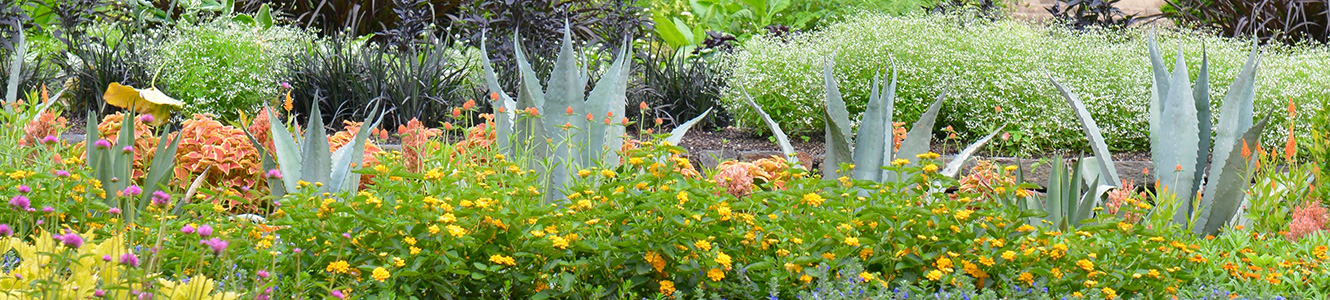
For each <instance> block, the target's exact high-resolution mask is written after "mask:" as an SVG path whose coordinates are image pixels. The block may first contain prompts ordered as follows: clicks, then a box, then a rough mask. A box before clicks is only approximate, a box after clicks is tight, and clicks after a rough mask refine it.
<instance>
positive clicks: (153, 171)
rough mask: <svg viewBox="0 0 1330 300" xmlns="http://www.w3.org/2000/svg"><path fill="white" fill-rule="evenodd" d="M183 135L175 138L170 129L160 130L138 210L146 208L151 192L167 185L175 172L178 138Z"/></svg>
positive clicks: (178, 146)
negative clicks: (172, 136)
mask: <svg viewBox="0 0 1330 300" xmlns="http://www.w3.org/2000/svg"><path fill="white" fill-rule="evenodd" d="M181 138H183V136H180V135H177V136H176V138H174V139H172V138H170V130H165V129H163V130H162V134H161V136H160V137H158V138H157V149H156V151H154V152H153V153H154V155H153V158H152V164H151V165H149V167H148V175H147V177H145V178H144V180H143V194H142V197H141V199H140V200H139V205H138V210H143V209H145V208H147V206H148V203H149V201H148V200H149V199H151V198H152V193H153V192H156V191H158V190H160V189H161V186H165V185H167V184H168V183H169V182H170V180H171V177H172V175H174V174H175V172H173V171H174V169H173V168H174V165H175V154H176V151H177V149H179V148H180V139H181Z"/></svg>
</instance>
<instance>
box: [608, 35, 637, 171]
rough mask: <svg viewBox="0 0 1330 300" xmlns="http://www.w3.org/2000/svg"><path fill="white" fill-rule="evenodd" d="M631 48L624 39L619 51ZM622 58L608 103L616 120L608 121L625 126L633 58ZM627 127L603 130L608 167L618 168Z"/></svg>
mask: <svg viewBox="0 0 1330 300" xmlns="http://www.w3.org/2000/svg"><path fill="white" fill-rule="evenodd" d="M631 46H632V38H631V37H628V38H625V39H624V46H623V48H620V51H627V50H628V49H629V47H631ZM619 57H621V58H623V66H620V67H619V77H618V78H616V79H617V80H615V81H614V89H613V90H610V91H611V92H613V93H611V97H610V102H609V107H610V112H612V113H614V117H615V118H616V119H614V120H610V122H612V123H617V124H626V123H625V122H624V121H627V119H628V114H627V113H626V112H627V107H628V97H627V95H628V79H630V78H632V76H631V74H630V71H632V70H633V58H632V56H629V55H628V52H622V53H619ZM627 129H628V126H624V125H613V126H610V127H609V128H607V129H605V131H606V133H605V138H606V139H607V140H605V146H606V147H607V148H609V149H607V150H608V151H607V152H606V153H605V159H604V162H605V164H606V165H608V166H610V167H618V166H619V149H623V137H624V135H625V133H626V132H627Z"/></svg>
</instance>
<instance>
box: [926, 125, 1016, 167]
mask: <svg viewBox="0 0 1330 300" xmlns="http://www.w3.org/2000/svg"><path fill="white" fill-rule="evenodd" d="M1004 128H1007V126H1002V127H998V129H997V130H993V132H991V133H989V134H988V135H986V136H984V138H981V139H979V141H976V142H974V143H973V144H970V145H969V146H966V147H965V150H961V152H960V153H957V154H956V156H955V157H952V158H951V161H949V162H947V167H946V168H943V169H942V176H947V177H952V178H955V177H956V174H960V172H961V167H962V166H964V165H965V161H967V160H970V156H972V155H974V152H976V151H979V148H983V147H984V144H987V143H988V141H990V140H992V139H993V137H995V136H997V134H998V132H1000V131H1002V129H1004Z"/></svg>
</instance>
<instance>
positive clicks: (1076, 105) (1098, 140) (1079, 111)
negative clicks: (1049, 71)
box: [1049, 77, 1119, 186]
mask: <svg viewBox="0 0 1330 300" xmlns="http://www.w3.org/2000/svg"><path fill="white" fill-rule="evenodd" d="M1049 80H1050V81H1052V82H1053V86H1054V87H1056V88H1057V89H1058V92H1059V93H1062V98H1065V99H1067V104H1068V105H1071V110H1072V111H1073V112H1075V113H1076V119H1077V120H1080V121H1081V129H1082V130H1084V132H1085V137H1086V138H1087V139H1089V140H1090V149H1091V150H1093V151H1094V155H1095V157H1100V158H1101V159H1098V160H1097V161H1099V169H1100V170H1102V172H1104V174H1105V175H1107V176H1099V177H1100V178H1103V179H1104V180H1105V181H1107V182H1103V183H1102V184H1106V185H1112V186H1117V185H1118V182H1119V179H1118V170H1117V168H1115V167H1114V166H1113V153H1111V152H1109V151H1108V143H1106V142H1104V135H1103V133H1102V132H1101V131H1100V130H1099V125H1098V124H1096V123H1095V121H1094V117H1093V116H1091V115H1090V111H1088V110H1086V109H1085V104H1083V103H1081V99H1080V97H1078V96H1076V93H1072V92H1071V91H1070V90H1068V89H1067V87H1064V86H1062V84H1061V83H1058V81H1057V80H1056V79H1053V78H1052V77H1050V78H1049ZM1097 184H1098V183H1097Z"/></svg>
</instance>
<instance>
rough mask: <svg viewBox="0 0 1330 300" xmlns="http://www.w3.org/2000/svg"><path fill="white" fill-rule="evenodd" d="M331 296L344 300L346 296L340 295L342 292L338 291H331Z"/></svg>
mask: <svg viewBox="0 0 1330 300" xmlns="http://www.w3.org/2000/svg"><path fill="white" fill-rule="evenodd" d="M332 296H333V298H337V299H346V295H344V294H342V291H339V290H333V291H332Z"/></svg>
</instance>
